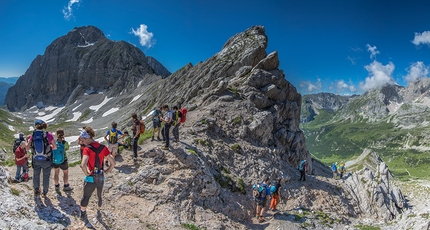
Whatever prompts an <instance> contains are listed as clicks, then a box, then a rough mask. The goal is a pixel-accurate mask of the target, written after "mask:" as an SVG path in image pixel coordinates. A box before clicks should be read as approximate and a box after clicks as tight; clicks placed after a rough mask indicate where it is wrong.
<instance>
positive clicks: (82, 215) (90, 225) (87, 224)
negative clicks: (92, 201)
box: [80, 211, 94, 229]
mask: <svg viewBox="0 0 430 230" xmlns="http://www.w3.org/2000/svg"><path fill="white" fill-rule="evenodd" d="M80 219H81V220H82V221H83V222H84V223H85V227H87V228H90V229H94V227H93V225H92V224H91V223H90V221H89V220H88V216H87V211H81V216H80Z"/></svg>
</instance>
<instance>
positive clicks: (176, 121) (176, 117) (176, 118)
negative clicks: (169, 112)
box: [172, 106, 182, 143]
mask: <svg viewBox="0 0 430 230" xmlns="http://www.w3.org/2000/svg"><path fill="white" fill-rule="evenodd" d="M181 119H182V113H181V111H179V110H178V106H173V119H172V125H173V129H172V133H173V140H174V142H176V143H178V142H179V126H180V125H181Z"/></svg>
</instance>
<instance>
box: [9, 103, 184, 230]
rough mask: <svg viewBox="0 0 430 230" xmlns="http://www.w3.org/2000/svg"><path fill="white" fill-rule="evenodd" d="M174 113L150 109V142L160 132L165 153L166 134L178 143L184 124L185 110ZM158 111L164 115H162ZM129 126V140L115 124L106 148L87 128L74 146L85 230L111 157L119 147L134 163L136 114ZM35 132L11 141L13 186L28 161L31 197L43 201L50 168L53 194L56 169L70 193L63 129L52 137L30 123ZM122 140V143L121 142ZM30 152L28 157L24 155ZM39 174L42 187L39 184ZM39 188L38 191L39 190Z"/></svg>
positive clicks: (40, 124) (139, 129)
mask: <svg viewBox="0 0 430 230" xmlns="http://www.w3.org/2000/svg"><path fill="white" fill-rule="evenodd" d="M173 109H174V111H171V110H170V109H169V106H168V105H163V106H161V107H160V108H156V109H154V111H153V112H152V114H151V116H152V123H153V130H152V139H151V141H154V140H155V139H154V134H155V133H157V134H158V136H157V140H159V141H160V140H161V138H160V128H161V126H162V125H161V123H162V122H163V123H164V125H163V128H162V129H161V134H162V138H163V139H162V141H163V142H162V143H163V144H164V145H163V147H162V149H164V150H168V149H169V147H170V143H169V138H170V137H169V131H170V128H171V127H172V126H173V130H172V132H173V136H174V139H173V140H174V141H175V142H179V126H180V124H181V123H182V122H185V115H186V112H187V111H186V109H185V108H182V109H181V110H179V109H178V107H177V106H174V107H173ZM162 111H164V112H165V113H164V114H163V113H162ZM131 118H132V119H133V125H132V127H131V130H132V135H131V136H130V135H129V134H128V132H127V131H125V132H124V133H122V132H121V131H120V130H119V129H118V128H117V126H118V124H117V123H116V122H112V124H111V126H112V127H111V128H110V129H109V130H108V131H107V132H106V133H105V136H104V139H105V140H106V142H107V143H108V144H107V146H105V145H103V144H101V143H99V142H97V141H95V140H94V137H95V132H94V130H93V129H92V128H91V127H89V126H85V127H83V128H82V130H81V131H80V134H79V137H78V144H79V145H80V154H81V164H80V167H81V170H82V172H83V173H84V175H85V178H84V184H83V194H82V198H81V202H80V209H81V213H80V218H81V220H82V221H83V222H84V223H85V225H86V226H87V227H89V228H91V227H92V225H91V223H90V222H89V220H88V217H87V213H86V208H87V206H88V202H89V199H90V197H91V195H92V193H93V192H94V191H95V190H96V189H97V197H98V211H97V214H98V215H99V214H100V208H101V206H102V190H103V185H104V176H105V174H107V173H109V172H111V171H112V170H113V169H114V167H115V156H117V153H119V152H118V150H119V146H123V147H124V148H126V149H128V148H132V150H133V159H134V160H135V161H136V158H137V151H138V140H139V137H140V135H141V134H143V133H144V131H145V123H144V122H143V120H142V119H138V116H137V114H136V113H133V114H131ZM34 128H35V130H34V131H33V133H32V134H31V135H28V136H26V137H25V136H24V134H23V133H19V138H17V139H16V140H15V143H14V147H13V151H14V153H15V163H16V166H17V171H16V175H15V180H16V181H17V182H21V181H27V180H28V179H29V176H28V168H29V162H30V159H31V167H32V168H33V189H34V195H35V197H38V196H39V195H43V196H44V197H46V195H47V194H48V190H49V182H50V176H51V170H52V168H54V183H55V191H56V192H57V193H59V192H60V180H59V174H60V169H61V170H62V172H63V191H65V192H70V191H72V190H73V188H72V187H71V186H70V184H69V180H68V179H69V178H68V175H69V173H68V168H69V166H68V161H67V154H66V151H67V150H68V149H69V143H68V142H67V141H66V140H65V133H64V130H63V129H61V128H60V129H57V130H56V133H55V136H54V135H53V134H52V133H51V132H48V131H46V129H47V128H48V125H47V124H46V122H44V121H43V120H40V119H38V120H36V121H35V123H34ZM121 139H122V140H121ZM27 151H31V155H29V154H27ZM41 174H42V187H41V186H40V184H41V178H40V177H41ZM41 188H42V190H41Z"/></svg>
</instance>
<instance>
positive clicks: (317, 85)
mask: <svg viewBox="0 0 430 230" xmlns="http://www.w3.org/2000/svg"><path fill="white" fill-rule="evenodd" d="M300 88H302V89H304V90H305V91H306V92H308V93H311V92H316V91H319V90H321V89H322V83H321V79H319V78H318V80H317V82H310V81H302V82H301V83H300Z"/></svg>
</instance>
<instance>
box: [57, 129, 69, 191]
mask: <svg viewBox="0 0 430 230" xmlns="http://www.w3.org/2000/svg"><path fill="white" fill-rule="evenodd" d="M56 134H57V141H56V142H55V144H56V145H57V149H55V150H52V163H53V167H54V184H55V192H57V193H59V192H60V169H61V171H63V183H64V185H63V191H65V192H67V191H72V190H73V188H72V187H70V185H69V163H68V161H67V155H66V151H67V150H68V149H69V142H67V141H66V140H65V139H64V130H63V129H57V132H56Z"/></svg>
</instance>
